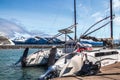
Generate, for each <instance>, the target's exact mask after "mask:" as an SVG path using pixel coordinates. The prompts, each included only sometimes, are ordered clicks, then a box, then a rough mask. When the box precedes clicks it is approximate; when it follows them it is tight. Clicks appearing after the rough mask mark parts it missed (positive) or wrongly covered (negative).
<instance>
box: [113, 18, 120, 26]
mask: <svg viewBox="0 0 120 80" xmlns="http://www.w3.org/2000/svg"><path fill="white" fill-rule="evenodd" d="M114 22H115V24H116V25H118V26H120V16H118V17H116V18H115V19H114Z"/></svg>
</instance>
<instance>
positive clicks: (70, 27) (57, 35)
mask: <svg viewBox="0 0 120 80" xmlns="http://www.w3.org/2000/svg"><path fill="white" fill-rule="evenodd" d="M77 24H78V23H76V24H73V25H71V26H69V27H67V28H65V29H72V28H74V27H75V25H77ZM61 35H62V33H60V32H59V33H58V34H56V35H55V36H53V37H52V39H53V38H56V37H59V36H61Z"/></svg>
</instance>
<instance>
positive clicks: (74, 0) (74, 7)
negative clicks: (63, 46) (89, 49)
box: [74, 0, 77, 40]
mask: <svg viewBox="0 0 120 80" xmlns="http://www.w3.org/2000/svg"><path fill="white" fill-rule="evenodd" d="M74 24H75V36H74V37H75V38H74V39H75V40H76V39H77V26H76V0H74Z"/></svg>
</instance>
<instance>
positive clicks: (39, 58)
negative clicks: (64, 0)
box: [15, 0, 92, 67]
mask: <svg viewBox="0 0 120 80" xmlns="http://www.w3.org/2000/svg"><path fill="white" fill-rule="evenodd" d="M74 17H75V19H74V20H75V21H74V25H71V26H69V27H67V28H65V29H61V30H59V33H58V34H56V35H55V36H53V37H52V39H54V38H56V37H58V36H61V35H62V34H65V48H63V49H62V50H61V49H57V48H56V47H55V46H53V47H52V48H51V49H49V50H39V51H37V52H34V53H32V54H30V55H28V51H29V48H26V49H25V50H24V52H23V55H22V56H21V57H20V59H19V60H18V61H17V62H16V63H15V65H17V64H18V63H20V62H21V65H22V67H28V66H41V65H48V64H49V63H50V64H53V63H52V61H54V62H55V61H56V60H58V59H59V58H60V57H61V56H63V55H65V54H67V53H71V52H73V51H74V50H75V46H76V45H77V44H76V43H77V41H76V25H77V23H76V2H75V0H74ZM72 28H75V40H71V41H66V36H67V34H69V33H72V32H73V31H72V30H71V29H72ZM91 49H92V45H90V44H83V43H82V44H81V46H80V47H79V52H80V51H83V50H91ZM50 55H52V57H50ZM53 57H54V58H53ZM51 58H52V61H49V60H51Z"/></svg>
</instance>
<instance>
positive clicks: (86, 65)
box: [39, 0, 120, 80]
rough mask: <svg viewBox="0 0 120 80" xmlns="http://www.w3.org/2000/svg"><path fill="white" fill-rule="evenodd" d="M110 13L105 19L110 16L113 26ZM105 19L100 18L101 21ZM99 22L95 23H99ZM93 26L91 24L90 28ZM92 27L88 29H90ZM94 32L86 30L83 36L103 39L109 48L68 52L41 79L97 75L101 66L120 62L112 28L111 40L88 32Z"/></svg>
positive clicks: (119, 53) (119, 54) (96, 39)
mask: <svg viewBox="0 0 120 80" xmlns="http://www.w3.org/2000/svg"><path fill="white" fill-rule="evenodd" d="M110 5H111V6H112V0H110ZM111 8H112V7H111ZM110 10H111V9H110ZM110 14H111V15H110V16H109V17H106V18H104V19H103V20H105V19H107V18H110V21H109V22H111V28H112V19H113V15H112V12H111V11H110ZM103 20H100V21H99V22H101V21H103ZM99 22H97V23H95V24H98V23H99ZM109 22H107V23H106V24H104V25H103V26H101V27H100V28H102V27H104V26H105V25H107V24H108V23H109ZM95 24H94V25H95ZM92 27H93V26H91V27H90V28H92ZM90 28H89V29H88V30H87V31H89V30H90ZM100 28H98V29H95V30H93V31H92V32H95V31H97V30H99V29H100ZM92 32H89V33H86V32H85V35H82V36H81V38H85V39H92V40H95V41H103V42H104V43H106V46H107V47H109V48H102V49H98V50H92V51H83V52H75V53H70V54H66V55H65V56H63V57H61V58H60V59H59V60H58V61H57V62H56V63H55V64H54V65H53V66H51V67H50V68H48V70H47V71H46V73H45V74H43V75H41V76H40V78H39V80H42V79H51V78H54V77H64V76H76V75H80V76H81V75H95V74H97V73H98V72H99V71H100V68H101V67H103V66H107V65H110V64H114V63H117V62H120V49H114V48H113V44H112V41H111V39H113V32H112V29H111V38H110V41H109V39H105V38H104V39H103V38H99V39H98V38H95V37H90V36H88V34H91V33H92Z"/></svg>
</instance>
